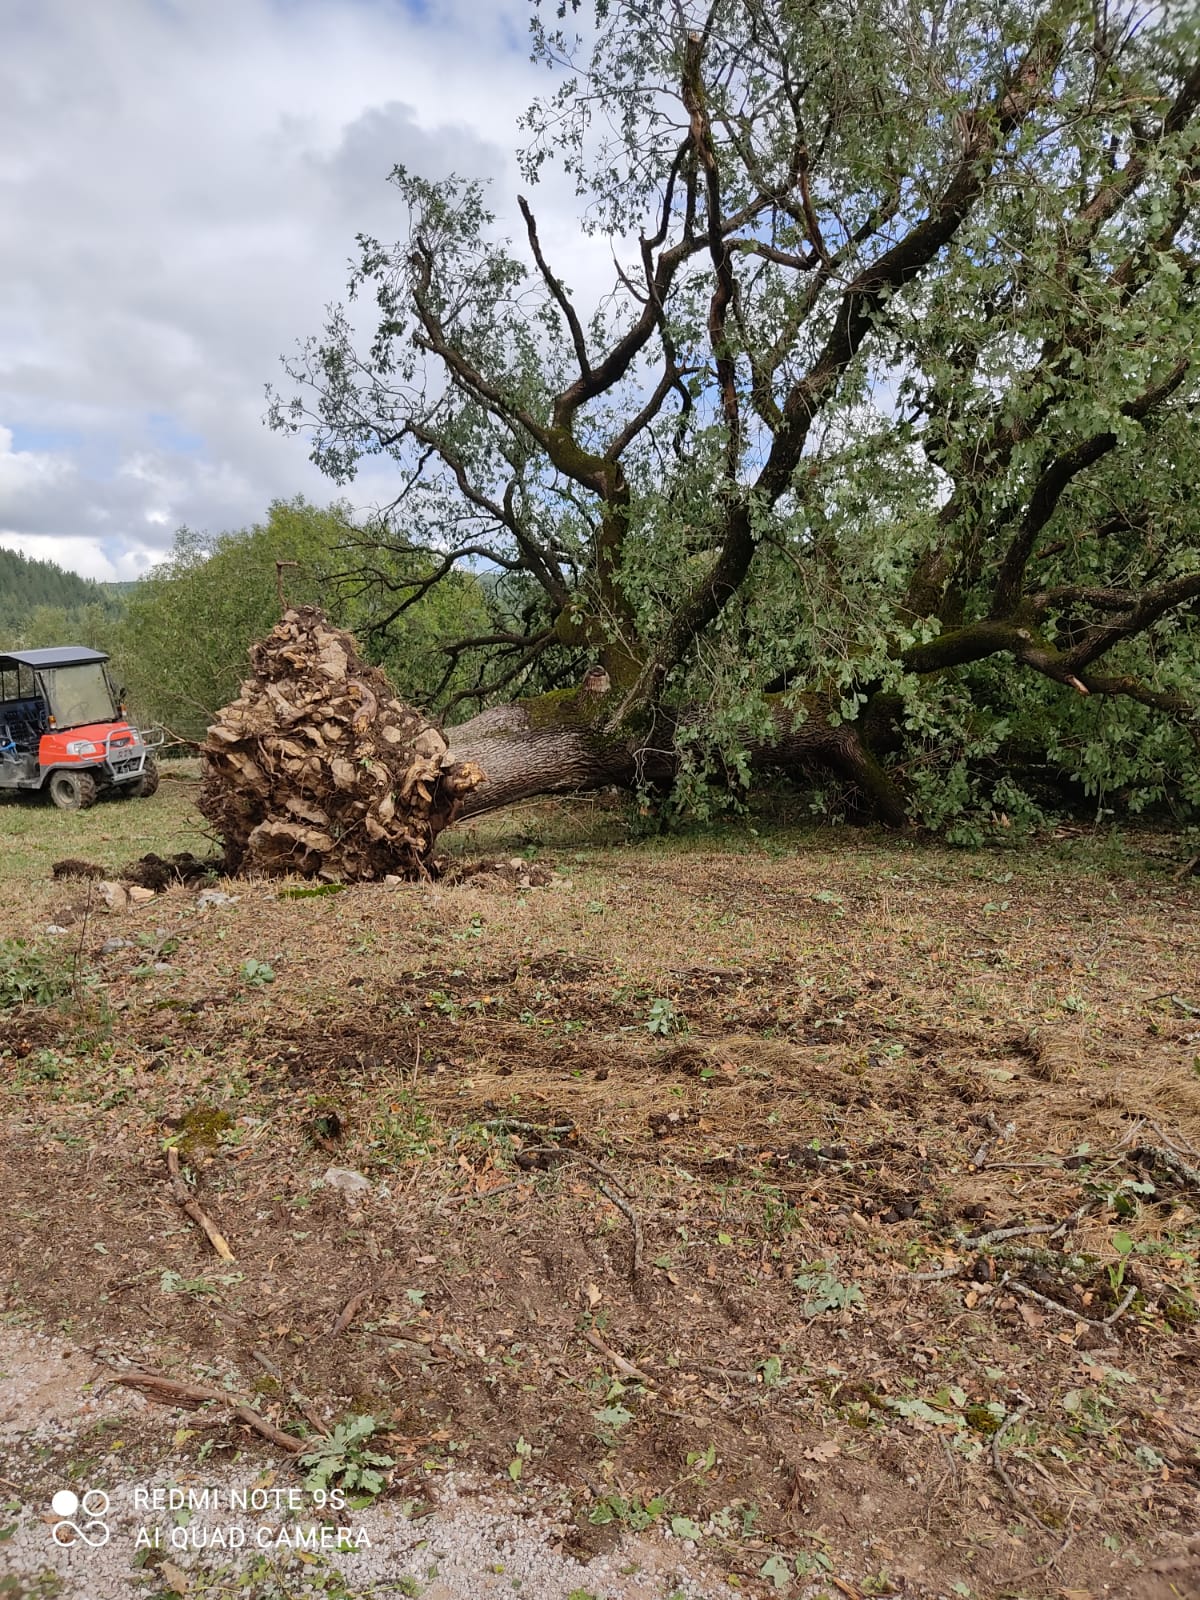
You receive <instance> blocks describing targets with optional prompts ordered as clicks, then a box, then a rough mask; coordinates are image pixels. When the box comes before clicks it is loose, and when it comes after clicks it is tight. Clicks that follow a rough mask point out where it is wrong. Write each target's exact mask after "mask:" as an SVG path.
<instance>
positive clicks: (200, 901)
mask: <svg viewBox="0 0 1200 1600" xmlns="http://www.w3.org/2000/svg"><path fill="white" fill-rule="evenodd" d="M240 899H241V896H240V895H236V894H225V893H224V891H223V890H221V889H205V890H204V891H203V892H202V893H201V894H198V895H197V896H196V910H197V911H207V910H208V908H209V906H231V905H233V904H234V903H235V902H236V901H237V900H240Z"/></svg>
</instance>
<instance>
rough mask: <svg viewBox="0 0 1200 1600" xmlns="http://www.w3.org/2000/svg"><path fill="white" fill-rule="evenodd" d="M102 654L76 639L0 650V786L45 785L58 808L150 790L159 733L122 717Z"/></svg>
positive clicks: (120, 698)
mask: <svg viewBox="0 0 1200 1600" xmlns="http://www.w3.org/2000/svg"><path fill="white" fill-rule="evenodd" d="M107 660H108V657H107V656H106V655H105V654H104V653H103V652H102V651H100V650H88V649H86V648H85V647H84V646H83V645H77V644H70V645H61V646H58V647H56V648H55V649H52V650H8V651H4V652H0V790H3V789H44V790H45V791H46V793H47V794H49V796H50V798H51V800H53V802H54V804H55V805H56V806H58V808H59V809H60V810H61V811H82V810H83V809H84V808H85V807H86V806H90V805H92V804H93V803H94V802H95V801H96V800H97V799H98V798H99V796H100V795H101V794H104V793H106V792H111V793H112V794H114V795H123V796H125V795H127V796H130V797H133V796H135V795H151V794H153V793H154V791H155V790H156V789H157V788H158V766H157V763H156V762H155V759H154V752H155V751H156V750H157V749H158V748H159V746H160V745H161V744H162V742H163V741H162V735H161V734H160V735H159V736H158V738H157V739H148V738H146V737H145V736H144V735H143V734H141V733H139V732H138V730H137V729H136V728H135V727H133V726H131V724H130V723H129V722H127V721H126V720H125V705H124V701H123V696H124V693H125V691H124V690H123V689H122V690H120V691H116V690H114V688H113V682H112V679H111V678H110V677H109V675H108V669H107V667H106V666H105V662H106V661H107Z"/></svg>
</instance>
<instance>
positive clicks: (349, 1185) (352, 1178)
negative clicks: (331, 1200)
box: [321, 1167, 371, 1194]
mask: <svg viewBox="0 0 1200 1600" xmlns="http://www.w3.org/2000/svg"><path fill="white" fill-rule="evenodd" d="M321 1182H322V1183H323V1184H324V1185H325V1187H326V1188H327V1189H340V1190H341V1192H342V1193H343V1194H369V1193H370V1189H371V1180H370V1179H369V1178H364V1177H363V1175H362V1173H361V1172H355V1171H353V1170H352V1168H350V1167H330V1168H329V1170H328V1171H327V1172H326V1173H325V1176H324V1177H323V1178H322V1179H321Z"/></svg>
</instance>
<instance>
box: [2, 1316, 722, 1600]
mask: <svg viewBox="0 0 1200 1600" xmlns="http://www.w3.org/2000/svg"><path fill="white" fill-rule="evenodd" d="M95 1376H96V1367H95V1364H94V1363H93V1362H92V1361H91V1359H90V1358H89V1357H88V1356H87V1355H86V1354H84V1353H83V1352H81V1351H79V1350H76V1349H74V1348H73V1347H72V1346H71V1345H70V1344H69V1343H67V1342H65V1341H64V1340H63V1339H61V1338H56V1337H54V1336H50V1335H46V1334H40V1333H35V1332H32V1331H30V1330H29V1329H27V1328H22V1327H17V1326H12V1325H9V1326H3V1325H0V1460H2V1462H3V1470H2V1472H0V1504H3V1506H4V1511H3V1514H0V1577H7V1578H9V1579H13V1578H15V1579H17V1580H19V1584H20V1586H19V1587H17V1589H16V1597H17V1600H41V1595H42V1594H43V1593H46V1594H49V1593H53V1594H54V1595H55V1596H57V1597H60V1600H135V1597H136V1600H146V1596H147V1594H148V1593H161V1592H164V1591H166V1592H170V1591H171V1590H172V1589H174V1590H175V1592H177V1593H188V1594H192V1595H202V1594H212V1593H219V1592H222V1591H223V1590H224V1586H223V1585H221V1584H219V1583H217V1584H214V1583H213V1579H214V1578H215V1576H216V1575H217V1574H218V1572H219V1571H220V1570H221V1569H226V1571H231V1570H236V1571H237V1572H240V1573H243V1574H248V1575H251V1576H250V1578H249V1582H248V1583H246V1585H245V1587H243V1588H241V1589H240V1590H239V1592H240V1593H242V1594H245V1595H246V1596H247V1597H250V1596H253V1600H259V1596H260V1595H279V1596H284V1595H287V1596H290V1597H294V1600H300V1597H302V1596H304V1597H308V1596H313V1595H320V1594H328V1595H330V1596H331V1597H333V1596H338V1597H340V1596H342V1595H344V1594H345V1593H347V1592H349V1593H350V1594H352V1595H357V1594H359V1593H361V1592H369V1593H370V1595H371V1597H372V1600H374V1597H376V1596H380V1597H391V1596H399V1595H408V1596H420V1597H421V1600H482V1597H488V1596H496V1597H499V1596H514V1595H517V1596H520V1600H572V1597H574V1600H584V1597H589V1600H669V1597H678V1600H717V1597H718V1596H724V1597H726V1600H727V1597H728V1595H729V1593H730V1591H729V1589H728V1588H727V1587H726V1585H725V1584H724V1583H723V1582H722V1581H720V1580H719V1579H718V1578H716V1577H715V1575H706V1574H705V1573H704V1571H703V1568H702V1564H701V1563H700V1561H699V1559H698V1557H697V1554H696V1552H695V1549H694V1547H693V1546H691V1545H690V1543H688V1542H687V1541H683V1540H678V1539H673V1538H670V1537H666V1536H653V1537H652V1536H649V1535H637V1536H626V1537H625V1538H624V1539H623V1540H622V1541H621V1542H620V1543H619V1544H618V1545H616V1546H615V1547H614V1548H613V1549H612V1550H611V1551H609V1552H608V1553H606V1554H605V1555H603V1556H599V1557H597V1558H595V1559H594V1560H592V1561H590V1562H587V1563H581V1562H579V1561H576V1560H575V1559H573V1558H572V1557H571V1556H570V1555H568V1554H566V1553H565V1552H564V1550H563V1547H562V1541H563V1535H564V1533H565V1532H566V1528H565V1525H564V1524H563V1523H562V1522H561V1521H560V1520H557V1519H556V1517H555V1514H554V1509H553V1505H552V1503H551V1502H550V1501H549V1499H543V1500H541V1501H540V1502H539V1499H538V1496H537V1493H536V1491H535V1490H531V1491H528V1492H525V1493H522V1494H521V1495H520V1496H517V1495H515V1494H507V1495H506V1494H500V1493H496V1492H495V1491H493V1492H491V1493H487V1492H484V1491H481V1490H480V1489H479V1487H478V1486H472V1485H471V1484H469V1483H468V1482H467V1480H465V1479H447V1478H444V1477H439V1478H438V1480H437V1494H438V1507H437V1509H436V1510H435V1511H434V1512H433V1513H431V1514H430V1515H426V1516H418V1517H416V1518H410V1517H409V1516H407V1515H405V1508H404V1505H403V1503H397V1502H394V1501H388V1502H385V1503H383V1504H381V1505H376V1506H374V1507H371V1508H369V1509H367V1510H364V1511H350V1510H345V1511H343V1512H341V1513H339V1514H338V1515H337V1517H336V1522H337V1524H338V1525H340V1527H341V1528H342V1529H345V1530H348V1531H347V1532H346V1533H345V1534H344V1535H343V1536H342V1544H343V1549H342V1550H341V1551H339V1550H338V1548H337V1538H338V1536H337V1534H336V1533H334V1532H333V1531H332V1530H328V1531H327V1533H326V1535H325V1539H324V1544H325V1548H324V1549H321V1548H320V1545H319V1541H320V1539H321V1534H320V1527H321V1524H320V1523H318V1522H314V1520H313V1516H312V1511H313V1504H312V1497H311V1496H309V1495H307V1494H306V1493H305V1492H304V1491H303V1490H301V1489H299V1488H298V1487H297V1484H296V1480H295V1478H294V1476H293V1475H292V1474H288V1473H286V1472H285V1471H280V1472H278V1473H276V1472H273V1471H272V1470H271V1469H270V1467H269V1466H268V1467H267V1468H266V1469H265V1470H264V1469H262V1468H257V1469H255V1468H250V1467H247V1469H246V1470H245V1471H244V1472H243V1473H242V1474H241V1475H238V1474H237V1471H236V1469H234V1470H233V1471H232V1472H231V1471H230V1469H229V1468H228V1467H227V1466H225V1465H221V1466H216V1465H214V1467H213V1469H212V1471H211V1472H206V1470H205V1468H204V1467H203V1466H199V1467H198V1466H197V1465H196V1464H195V1463H194V1462H186V1463H185V1462H180V1463H179V1464H178V1467H177V1468H174V1469H172V1468H171V1467H170V1466H169V1465H168V1467H167V1468H165V1469H164V1468H162V1467H160V1468H158V1469H157V1470H156V1471H155V1472H154V1474H153V1475H152V1476H150V1477H145V1476H139V1475H138V1474H137V1470H136V1463H135V1462H134V1461H132V1460H127V1459H125V1456H124V1454H123V1444H122V1441H121V1428H120V1426H118V1424H120V1423H124V1425H125V1427H126V1429H135V1428H138V1429H140V1428H141V1427H144V1425H145V1422H146V1420H147V1418H148V1417H155V1416H157V1417H161V1418H164V1419H165V1416H166V1413H165V1412H163V1411H162V1410H161V1408H159V1407H153V1406H149V1405H148V1404H147V1402H145V1401H143V1400H141V1399H140V1398H139V1397H138V1396H136V1395H133V1394H131V1393H130V1392H129V1391H127V1390H113V1391H109V1392H108V1393H106V1394H102V1395H100V1396H96V1395H94V1394H91V1393H90V1392H89V1390H88V1385H89V1384H90V1382H91V1381H92V1380H93V1379H94V1378H95ZM99 1423H107V1424H109V1427H107V1428H106V1429H105V1430H104V1431H103V1432H102V1433H101V1434H100V1438H102V1440H103V1443H102V1444H101V1445H99V1446H98V1445H97V1443H96V1439H97V1432H96V1426H97V1424H99ZM89 1434H90V1435H91V1437H90V1440H87V1441H86V1442H83V1441H84V1436H85V1435H89ZM85 1456H86V1457H87V1459H88V1461H89V1467H88V1472H89V1481H88V1482H86V1483H85V1482H84V1481H82V1479H81V1478H78V1477H74V1476H69V1475H68V1470H67V1469H68V1468H69V1467H70V1466H71V1465H72V1463H73V1462H74V1463H78V1462H80V1461H81V1460H82V1459H83V1458H84V1457H85ZM51 1462H53V1463H54V1464H55V1465H57V1466H58V1467H59V1468H60V1469H61V1471H60V1473H59V1476H60V1478H61V1480H62V1481H61V1483H60V1484H58V1485H57V1487H56V1486H55V1485H53V1484H51V1485H49V1486H47V1485H46V1479H47V1472H48V1469H49V1467H50V1464H51ZM33 1481H36V1483H37V1485H38V1487H37V1489H36V1490H35V1491H33V1492H31V1493H26V1492H23V1487H24V1486H26V1485H28V1484H30V1483H31V1482H33ZM97 1492H98V1493H97ZM64 1495H65V1496H68V1497H69V1498H62V1496H64ZM51 1499H54V1500H55V1501H57V1505H56V1506H54V1507H52V1505H51V1503H50V1502H51ZM72 1500H74V1501H76V1502H79V1503H78V1505H74V1504H72V1503H71V1501H72ZM180 1502H182V1504H181V1503H180ZM189 1502H190V1504H189ZM409 1509H412V1507H411V1502H410V1503H409ZM72 1523H73V1524H74V1529H72V1527H71V1526H70V1524H72ZM10 1530H11V1531H10ZM75 1530H78V1532H77V1531H75ZM89 1541H91V1542H89ZM139 1557H140V1560H141V1562H142V1563H144V1566H142V1567H140V1568H139V1567H138V1566H135V1564H134V1563H135V1561H136V1560H137V1559H138V1558H139ZM146 1566H150V1567H157V1573H156V1575H155V1576H156V1579H157V1582H155V1581H154V1579H151V1582H150V1583H149V1584H148V1582H147V1580H148V1578H149V1577H150V1574H149V1573H148V1572H147V1571H146V1570H145V1567H146ZM336 1572H340V1573H341V1574H342V1576H343V1577H344V1579H345V1583H346V1586H347V1588H346V1589H345V1590H343V1589H342V1588H341V1587H340V1586H339V1584H338V1583H337V1582H336V1580H335V1577H334V1574H335V1573H336ZM49 1574H53V1575H54V1577H56V1578H57V1579H58V1580H59V1581H60V1583H61V1585H62V1587H61V1588H60V1589H52V1588H51V1587H49V1586H48V1585H47V1586H45V1587H42V1586H41V1585H40V1584H39V1580H42V1581H43V1583H44V1580H45V1579H46V1577H47V1575H49ZM3 1592H4V1593H5V1594H7V1593H8V1590H7V1589H5V1590H4V1591H3ZM225 1592H228V1591H225Z"/></svg>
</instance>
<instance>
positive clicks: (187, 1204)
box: [167, 1145, 234, 1261]
mask: <svg viewBox="0 0 1200 1600" xmlns="http://www.w3.org/2000/svg"><path fill="white" fill-rule="evenodd" d="M167 1172H168V1173H169V1174H170V1178H171V1193H172V1195H173V1196H174V1198H175V1204H176V1205H177V1206H178V1207H179V1209H180V1210H181V1211H182V1212H183V1213H184V1214H185V1215H186V1216H189V1217H191V1219H192V1221H193V1222H194V1223H195V1224H196V1226H197V1227H198V1228H199V1229H200V1230H201V1232H202V1233H203V1234H204V1236H205V1238H206V1239H207V1240H208V1242H209V1244H211V1245H212V1247H213V1249H214V1250H215V1251H216V1252H217V1254H218V1255H219V1256H220V1258H221V1260H222V1261H232V1260H233V1259H234V1255H233V1251H232V1250H231V1249H230V1248H229V1244H228V1242H227V1240H226V1238H225V1235H224V1234H223V1233H222V1232H221V1230H220V1228H218V1227H217V1225H216V1223H215V1222H214V1221H213V1220H212V1218H211V1217H210V1216H209V1215H208V1213H207V1212H206V1211H205V1210H204V1209H203V1208H202V1207H201V1205H200V1203H199V1201H198V1200H197V1199H196V1197H195V1195H193V1193H192V1191H191V1190H190V1189H189V1188H188V1186H187V1184H186V1183H185V1182H184V1179H183V1173H182V1172H181V1171H180V1167H179V1151H178V1150H176V1148H175V1146H174V1145H168V1146H167Z"/></svg>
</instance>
